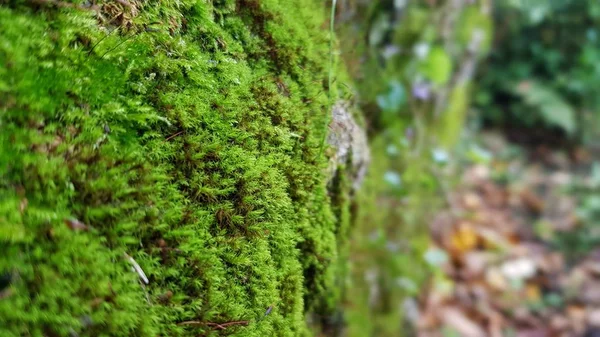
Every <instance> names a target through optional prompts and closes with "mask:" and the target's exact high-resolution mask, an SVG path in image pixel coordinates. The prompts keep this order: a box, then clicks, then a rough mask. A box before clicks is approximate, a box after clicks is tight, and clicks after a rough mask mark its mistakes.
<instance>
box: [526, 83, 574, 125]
mask: <svg viewBox="0 0 600 337" xmlns="http://www.w3.org/2000/svg"><path fill="white" fill-rule="evenodd" d="M517 94H519V95H520V96H521V97H522V99H523V101H524V102H525V103H526V104H527V105H529V106H530V107H531V108H532V109H535V110H537V111H539V113H540V114H541V116H542V119H543V120H544V121H545V122H546V123H547V124H548V125H549V126H556V127H559V128H561V129H563V130H565V131H566V132H567V133H569V134H573V132H575V128H576V123H575V112H574V111H573V108H572V107H571V106H570V105H569V104H568V103H566V102H565V101H564V100H563V99H562V98H561V97H560V95H558V94H557V93H556V92H554V91H553V90H552V89H549V88H547V87H545V86H544V85H542V84H540V83H537V82H524V83H521V85H519V86H518V87H517Z"/></svg>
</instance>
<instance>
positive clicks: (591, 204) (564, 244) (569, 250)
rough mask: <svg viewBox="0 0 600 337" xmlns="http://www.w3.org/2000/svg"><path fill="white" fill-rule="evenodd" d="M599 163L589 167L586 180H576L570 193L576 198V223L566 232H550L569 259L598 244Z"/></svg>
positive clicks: (584, 252) (582, 255)
mask: <svg viewBox="0 0 600 337" xmlns="http://www.w3.org/2000/svg"><path fill="white" fill-rule="evenodd" d="M599 191H600V164H599V163H595V164H594V165H593V166H592V168H591V178H590V180H589V181H587V182H581V181H579V182H576V183H575V184H573V186H572V188H571V190H570V191H569V192H570V193H573V194H574V195H575V196H576V198H577V205H578V207H577V209H576V213H577V218H578V225H577V226H576V227H575V228H572V229H571V230H569V231H566V232H554V233H550V234H551V238H552V242H553V243H554V244H555V245H556V246H557V247H558V248H559V249H560V250H561V251H563V252H564V253H565V256H566V257H567V258H568V259H570V260H573V259H578V258H582V257H584V256H585V255H586V254H588V253H590V252H591V251H592V250H593V249H595V248H597V247H598V245H600V227H599V223H598V219H600V197H599V196H598V192H599Z"/></svg>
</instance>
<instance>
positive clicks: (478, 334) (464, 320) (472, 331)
mask: <svg viewBox="0 0 600 337" xmlns="http://www.w3.org/2000/svg"><path fill="white" fill-rule="evenodd" d="M440 317H441V319H442V321H443V322H444V324H446V325H447V326H449V327H452V328H454V329H455V330H456V331H457V332H458V333H460V336H463V337H486V333H485V330H484V329H483V328H481V327H480V326H479V325H478V324H477V323H475V322H474V321H473V320H471V319H470V318H469V317H467V316H466V315H465V314H464V313H462V312H461V311H460V310H458V309H455V308H450V307H447V308H444V309H442V310H441V312H440Z"/></svg>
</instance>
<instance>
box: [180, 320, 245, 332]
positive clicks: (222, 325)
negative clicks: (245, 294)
mask: <svg viewBox="0 0 600 337" xmlns="http://www.w3.org/2000/svg"><path fill="white" fill-rule="evenodd" d="M248 324H250V321H231V322H225V323H215V322H202V321H185V322H179V323H177V325H191V326H203V325H205V326H209V327H211V328H213V329H218V330H225V329H227V327H230V326H234V325H248Z"/></svg>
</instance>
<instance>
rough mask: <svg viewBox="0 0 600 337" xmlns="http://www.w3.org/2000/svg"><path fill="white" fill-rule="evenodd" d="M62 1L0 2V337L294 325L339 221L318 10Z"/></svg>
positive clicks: (331, 283)
mask: <svg viewBox="0 0 600 337" xmlns="http://www.w3.org/2000/svg"><path fill="white" fill-rule="evenodd" d="M44 4H45V5H44ZM56 4H62V5H63V6H57V5H56ZM65 4H66V3H58V2H48V3H42V5H37V4H36V5H34V4H33V3H32V2H23V1H19V0H15V1H8V2H6V1H5V2H2V4H1V5H0V128H1V129H2V132H0V233H1V236H0V240H1V241H2V247H3V252H2V257H1V258H0V273H4V274H5V275H9V276H10V279H11V281H10V285H9V286H8V287H7V288H5V289H3V290H0V291H4V294H8V295H7V296H6V297H4V298H2V299H0V317H2V318H3V319H2V321H3V323H2V325H1V326H0V335H2V336H41V335H45V336H68V335H73V334H77V335H79V336H196V335H239V336H274V335H278V336H294V335H302V334H308V333H310V332H309V328H308V326H307V324H306V323H305V315H306V313H309V312H316V313H317V314H328V313H330V312H331V311H332V310H333V307H334V306H335V304H336V303H337V301H338V300H339V297H340V295H339V291H338V290H336V286H337V285H338V284H339V282H340V280H341V279H342V278H341V276H340V275H341V273H343V270H344V269H343V265H340V263H339V262H338V256H339V255H340V253H339V252H343V250H344V248H343V247H344V243H343V241H344V240H345V238H344V237H345V235H346V234H345V233H347V230H348V229H347V222H348V221H349V216H348V211H347V209H346V208H347V207H348V206H349V203H348V202H347V201H346V200H345V199H344V200H342V199H340V198H342V197H340V196H342V195H346V193H347V191H344V189H347V188H348V187H347V186H346V185H347V184H346V185H343V184H342V185H340V186H343V188H340V189H337V190H336V189H332V190H330V191H328V189H327V186H326V185H325V181H326V177H325V173H324V172H325V168H326V163H327V159H326V158H325V156H324V155H321V153H322V152H321V151H320V146H321V143H322V139H323V132H324V130H321V129H322V126H323V125H324V124H325V121H326V120H327V119H326V118H327V114H328V111H329V106H328V105H329V102H328V99H327V95H326V91H327V88H325V87H324V84H323V83H325V82H326V79H327V76H328V69H327V67H328V64H327V60H328V59H329V52H330V51H329V48H328V37H327V36H328V35H327V31H326V30H324V29H323V28H322V23H323V22H324V21H325V20H324V15H325V8H322V5H321V3H320V2H318V1H312V0H298V1H285V2H281V1H275V0H261V1H258V0H238V1H229V0H222V1H212V4H211V3H210V2H209V3H207V2H204V1H177V2H176V1H160V2H156V1H151V2H148V3H144V4H143V5H141V4H139V3H137V2H132V3H131V6H132V7H127V6H124V5H122V4H120V3H116V2H114V3H113V2H107V3H102V4H99V6H98V8H99V10H100V13H101V14H102V18H103V20H100V23H99V19H98V17H97V15H96V13H95V12H94V11H92V10H89V9H86V8H85V4H83V3H81V4H77V5H69V6H66V5H65ZM77 6H80V7H81V8H76V7H77ZM332 205H333V206H332ZM71 218H74V219H77V220H79V221H81V222H82V223H84V224H85V225H86V226H88V227H89V230H72V229H70V228H69V227H68V226H67V225H66V224H65V220H66V219H71ZM67 222H68V221H67ZM125 253H126V254H128V255H130V256H132V257H133V258H134V259H135V261H137V263H139V265H140V266H141V268H142V269H143V270H144V272H145V274H146V275H147V276H148V278H149V284H148V285H142V283H141V282H140V280H138V276H137V275H136V273H134V272H132V271H131V270H130V269H131V265H130V262H129V261H128V260H127V259H125V258H124V257H123V256H124V254H125ZM270 305H274V307H273V310H272V312H271V313H270V314H269V315H268V316H266V317H265V318H264V319H262V320H259V319H260V318H261V317H263V316H264V313H265V310H266V309H267V308H268V307H269V306H270ZM241 320H243V321H248V325H247V326H246V325H241V324H240V325H231V326H228V327H226V328H225V329H223V330H219V329H218V327H217V328H215V327H214V326H212V327H211V326H209V325H207V323H209V322H212V323H224V322H229V321H241ZM184 321H199V322H201V323H200V324H194V325H179V324H178V323H181V322H184Z"/></svg>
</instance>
